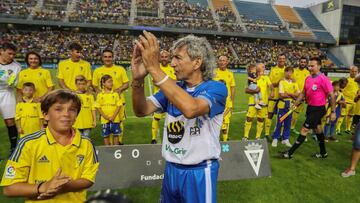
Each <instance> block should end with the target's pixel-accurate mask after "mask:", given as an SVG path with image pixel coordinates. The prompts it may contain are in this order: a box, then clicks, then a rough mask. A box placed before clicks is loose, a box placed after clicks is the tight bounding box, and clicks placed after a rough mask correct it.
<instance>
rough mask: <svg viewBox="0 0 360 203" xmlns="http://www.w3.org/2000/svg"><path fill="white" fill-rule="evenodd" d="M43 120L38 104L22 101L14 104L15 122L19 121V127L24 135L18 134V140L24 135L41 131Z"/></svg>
mask: <svg viewBox="0 0 360 203" xmlns="http://www.w3.org/2000/svg"><path fill="white" fill-rule="evenodd" d="M42 118H44V116H43V114H42V112H41V108H40V103H35V102H32V100H31V101H27V102H26V101H22V102H19V103H17V104H16V113H15V120H17V121H18V120H20V127H21V128H22V129H23V130H24V134H20V138H21V137H24V136H25V135H28V134H31V133H34V132H36V131H39V130H40V129H41V127H42V126H41V122H40V121H41V120H40V119H42Z"/></svg>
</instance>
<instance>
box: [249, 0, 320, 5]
mask: <svg viewBox="0 0 360 203" xmlns="http://www.w3.org/2000/svg"><path fill="white" fill-rule="evenodd" d="M243 1H244V0H243ZM245 1H253V2H260V3H266V2H268V1H267V0H245ZM325 1H327V0H276V4H281V5H289V6H292V7H294V6H296V7H304V6H307V5H310V4H318V3H321V2H325Z"/></svg>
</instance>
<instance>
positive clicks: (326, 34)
mask: <svg viewBox="0 0 360 203" xmlns="http://www.w3.org/2000/svg"><path fill="white" fill-rule="evenodd" d="M314 34H315V36H316V38H317V39H321V40H323V41H326V42H333V41H335V39H334V37H333V36H332V35H331V34H330V33H329V32H327V31H323V32H321V31H314Z"/></svg>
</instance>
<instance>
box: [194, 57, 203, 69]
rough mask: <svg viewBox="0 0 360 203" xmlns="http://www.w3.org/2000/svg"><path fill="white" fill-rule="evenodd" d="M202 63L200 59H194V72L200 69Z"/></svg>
mask: <svg viewBox="0 0 360 203" xmlns="http://www.w3.org/2000/svg"><path fill="white" fill-rule="evenodd" d="M202 61H203V60H202V59H201V58H196V59H194V70H197V69H199V68H201V64H202Z"/></svg>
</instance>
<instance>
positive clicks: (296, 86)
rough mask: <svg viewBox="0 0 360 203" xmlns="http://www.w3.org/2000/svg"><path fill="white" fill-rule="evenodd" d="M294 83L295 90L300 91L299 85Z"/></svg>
mask: <svg viewBox="0 0 360 203" xmlns="http://www.w3.org/2000/svg"><path fill="white" fill-rule="evenodd" d="M294 85H295V92H296V93H299V92H300V88H299V85H298V84H297V83H294Z"/></svg>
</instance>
